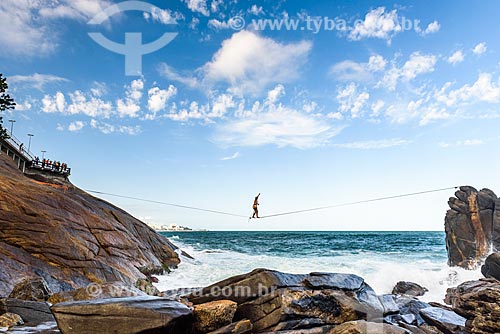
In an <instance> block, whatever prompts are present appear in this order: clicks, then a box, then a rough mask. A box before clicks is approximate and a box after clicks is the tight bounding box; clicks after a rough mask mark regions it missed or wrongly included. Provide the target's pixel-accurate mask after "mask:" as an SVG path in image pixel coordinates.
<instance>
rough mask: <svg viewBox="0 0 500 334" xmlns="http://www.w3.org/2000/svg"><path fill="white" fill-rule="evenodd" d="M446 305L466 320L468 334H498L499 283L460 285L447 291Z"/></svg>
mask: <svg viewBox="0 0 500 334" xmlns="http://www.w3.org/2000/svg"><path fill="white" fill-rule="evenodd" d="M445 301H446V303H447V304H450V305H451V306H452V307H453V309H454V310H455V312H456V313H458V314H459V315H461V316H463V317H464V318H466V319H467V322H466V325H465V328H466V330H467V332H468V333H474V334H486V333H500V321H498V319H500V282H499V281H498V280H496V279H492V278H489V279H481V280H479V281H469V282H465V283H462V284H460V285H459V286H458V287H456V288H450V289H448V291H447V293H446V299H445Z"/></svg>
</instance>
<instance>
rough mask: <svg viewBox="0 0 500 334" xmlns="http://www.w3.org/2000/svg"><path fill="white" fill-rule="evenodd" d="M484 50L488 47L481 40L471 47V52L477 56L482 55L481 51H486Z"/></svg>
mask: <svg viewBox="0 0 500 334" xmlns="http://www.w3.org/2000/svg"><path fill="white" fill-rule="evenodd" d="M486 50H488V47H487V46H486V43H484V42H482V43H479V44H478V45H476V46H475V47H474V49H472V52H473V53H474V54H475V55H477V56H480V55H482V54H483V53H485V52H486Z"/></svg>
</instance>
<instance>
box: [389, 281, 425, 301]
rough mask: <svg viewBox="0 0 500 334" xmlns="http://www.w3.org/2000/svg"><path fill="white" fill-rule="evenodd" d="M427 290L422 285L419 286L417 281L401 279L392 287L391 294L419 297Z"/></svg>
mask: <svg viewBox="0 0 500 334" xmlns="http://www.w3.org/2000/svg"><path fill="white" fill-rule="evenodd" d="M428 291H429V290H427V289H426V288H424V287H421V286H420V285H418V284H417V283H412V282H403V281H401V282H398V283H397V284H396V286H395V287H394V289H392V294H393V295H408V296H414V297H419V296H423V295H425V293H426V292H428Z"/></svg>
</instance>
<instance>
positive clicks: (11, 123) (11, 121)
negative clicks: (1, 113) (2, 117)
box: [9, 119, 16, 137]
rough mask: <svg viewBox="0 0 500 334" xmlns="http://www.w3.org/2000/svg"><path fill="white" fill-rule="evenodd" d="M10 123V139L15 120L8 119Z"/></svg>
mask: <svg viewBox="0 0 500 334" xmlns="http://www.w3.org/2000/svg"><path fill="white" fill-rule="evenodd" d="M9 122H10V136H11V137H12V131H13V130H14V123H15V122H16V120H15V119H9Z"/></svg>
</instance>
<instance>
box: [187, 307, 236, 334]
mask: <svg viewBox="0 0 500 334" xmlns="http://www.w3.org/2000/svg"><path fill="white" fill-rule="evenodd" d="M237 307H238V304H236V303H235V302H233V301H230V300H217V301H213V302H208V303H204V304H198V305H196V306H195V307H194V310H193V316H194V328H195V329H196V330H197V331H198V332H201V333H208V332H211V331H214V330H216V329H218V328H221V327H224V326H227V325H229V324H231V322H232V321H233V318H234V314H235V313H236V308H237Z"/></svg>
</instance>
